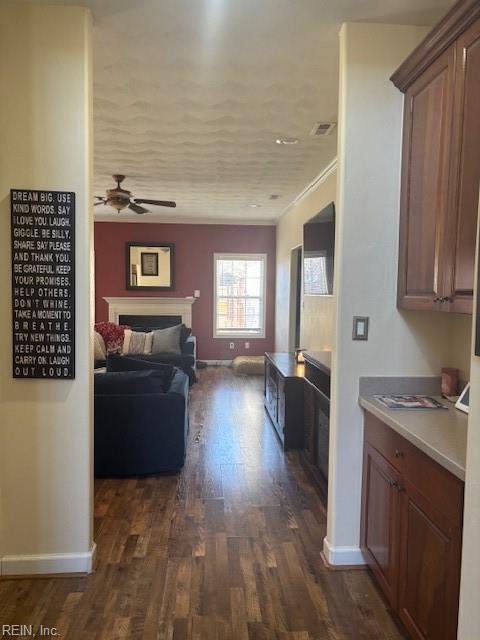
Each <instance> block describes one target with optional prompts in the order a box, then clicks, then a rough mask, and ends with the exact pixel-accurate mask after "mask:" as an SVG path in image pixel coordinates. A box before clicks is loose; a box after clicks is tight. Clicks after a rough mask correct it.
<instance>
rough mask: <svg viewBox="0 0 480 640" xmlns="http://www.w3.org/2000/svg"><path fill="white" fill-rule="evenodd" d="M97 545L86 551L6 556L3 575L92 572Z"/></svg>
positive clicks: (1, 568)
mask: <svg viewBox="0 0 480 640" xmlns="http://www.w3.org/2000/svg"><path fill="white" fill-rule="evenodd" d="M96 551H97V546H96V544H95V543H94V544H93V546H92V549H91V551H87V552H86V553H49V554H47V553H45V554H39V555H25V556H4V557H3V558H1V559H0V575H1V576H22V575H29V576H32V575H47V574H64V573H91V572H92V571H93V566H94V562H95V554H96Z"/></svg>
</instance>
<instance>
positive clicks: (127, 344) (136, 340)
mask: <svg viewBox="0 0 480 640" xmlns="http://www.w3.org/2000/svg"><path fill="white" fill-rule="evenodd" d="M152 341H153V334H152V332H151V331H150V332H149V333H145V332H144V331H132V330H131V329H125V335H124V339H123V348H122V353H123V354H124V355H145V354H149V353H151V352H152Z"/></svg>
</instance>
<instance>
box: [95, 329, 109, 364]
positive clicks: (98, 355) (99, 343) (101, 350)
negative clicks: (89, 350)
mask: <svg viewBox="0 0 480 640" xmlns="http://www.w3.org/2000/svg"><path fill="white" fill-rule="evenodd" d="M93 350H94V356H93V359H94V360H95V361H97V360H105V358H106V357H107V349H106V347H105V341H104V339H103V338H102V336H101V335H100V334H99V333H98V331H94V332H93Z"/></svg>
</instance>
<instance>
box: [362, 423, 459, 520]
mask: <svg viewBox="0 0 480 640" xmlns="http://www.w3.org/2000/svg"><path fill="white" fill-rule="evenodd" d="M365 440H366V441H367V442H368V443H369V444H370V445H371V446H373V447H375V449H377V451H378V452H379V453H381V454H382V456H383V457H384V458H385V459H386V460H387V461H388V462H390V464H391V465H392V466H393V467H395V468H396V469H397V470H398V471H400V473H401V474H402V477H403V480H404V481H405V482H408V483H410V484H412V485H413V486H414V487H415V488H416V489H417V490H418V491H419V492H420V493H421V494H422V495H423V496H424V497H425V498H426V499H427V500H428V501H429V502H430V503H431V505H432V507H433V508H434V509H436V510H438V511H439V512H440V513H442V514H443V515H444V516H445V517H447V518H448V519H449V520H450V522H451V523H452V524H453V525H454V526H460V525H461V522H462V513H463V491H464V484H463V482H462V481H461V480H459V479H458V478H456V477H455V476H454V475H453V474H451V473H450V472H449V471H447V470H446V469H444V468H443V467H442V466H441V465H439V464H438V463H437V462H435V460H432V458H430V457H428V456H427V455H426V454H425V453H423V451H420V449H418V448H417V447H415V446H414V445H413V444H411V443H410V442H408V440H406V439H405V438H403V437H402V436H400V435H399V434H398V433H396V431H394V430H393V429H391V428H390V427H388V426H387V425H386V424H384V423H383V422H382V421H381V420H379V419H378V418H377V417H375V416H373V415H372V414H370V413H368V412H366V413H365Z"/></svg>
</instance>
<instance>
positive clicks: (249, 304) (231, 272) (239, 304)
mask: <svg viewBox="0 0 480 640" xmlns="http://www.w3.org/2000/svg"><path fill="white" fill-rule="evenodd" d="M266 261H267V256H266V255H265V254H263V253H262V254H254V253H244V254H232V253H216V254H215V268H214V271H215V275H214V278H215V302H214V304H215V307H214V332H213V335H214V337H215V338H230V337H231V338H233V337H246V338H264V337H265V271H266Z"/></svg>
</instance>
